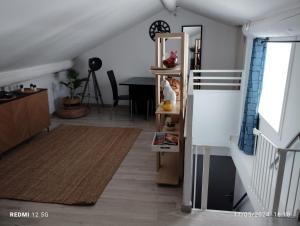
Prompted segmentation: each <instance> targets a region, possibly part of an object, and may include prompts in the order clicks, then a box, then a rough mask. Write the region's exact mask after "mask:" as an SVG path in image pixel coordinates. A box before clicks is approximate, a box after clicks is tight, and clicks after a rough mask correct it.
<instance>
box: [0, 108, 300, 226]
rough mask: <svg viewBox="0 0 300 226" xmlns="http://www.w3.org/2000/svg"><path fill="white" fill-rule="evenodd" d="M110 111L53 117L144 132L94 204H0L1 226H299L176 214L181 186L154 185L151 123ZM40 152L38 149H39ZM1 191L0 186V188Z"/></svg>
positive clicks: (226, 215) (224, 215)
mask: <svg viewBox="0 0 300 226" xmlns="http://www.w3.org/2000/svg"><path fill="white" fill-rule="evenodd" d="M109 116H110V114H109V111H108V110H102V111H101V113H99V114H98V113H97V112H96V111H93V112H92V113H91V114H90V115H89V116H88V117H86V118H82V119H77V120H62V119H57V118H55V117H54V118H53V119H52V127H56V126H57V125H59V124H61V123H64V124H77V125H78V124H80V125H94V126H118V127H138V128H142V129H143V132H142V133H141V134H140V136H139V137H138V139H137V141H136V143H135V144H134V146H133V147H132V149H131V151H130V152H129V154H128V155H127V157H126V158H125V160H124V161H123V163H122V164H121V166H120V168H119V169H118V171H117V173H116V174H115V175H114V177H113V179H112V180H111V181H110V183H109V184H108V186H107V187H106V189H105V191H104V192H103V194H102V195H101V197H100V199H99V200H98V202H97V203H96V205H94V206H88V207H78V206H77V207H76V206H67V205H58V204H45V203H33V202H25V201H13V200H4V199H3V200H0V225H1V226H36V225H39V226H46V225H47V226H79V225H81V226H96V225H109V226H112V225H114V226H115V225H116V226H127V225H136V226H146V225H149V226H150V225H151V226H167V225H170V226H196V225H197V226H200V225H203V226H208V225H209V226H220V225H230V226H236V225H242V226H247V225H257V226H263V225H285V226H288V225H297V224H296V222H295V221H288V222H287V221H285V222H282V220H276V219H275V220H274V219H266V218H251V219H249V218H245V217H233V215H232V214H230V213H215V212H197V211H195V212H193V213H192V214H184V213H182V212H181V211H180V206H181V188H179V187H161V186H157V185H156V184H155V181H154V178H155V154H154V153H153V152H151V151H150V143H151V139H152V136H153V131H154V120H149V121H146V120H144V119H143V118H135V120H134V121H131V120H129V116H128V115H127V112H124V111H120V112H119V113H118V114H117V115H116V116H115V117H114V118H113V120H110V117H109ZM41 152H42V150H41ZM0 189H1V185H0ZM14 211H25V212H30V213H31V212H38V213H39V215H41V214H42V212H48V217H46V218H41V217H39V218H33V217H30V218H21V219H18V218H11V217H9V213H10V212H14Z"/></svg>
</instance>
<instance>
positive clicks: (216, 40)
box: [75, 9, 238, 104]
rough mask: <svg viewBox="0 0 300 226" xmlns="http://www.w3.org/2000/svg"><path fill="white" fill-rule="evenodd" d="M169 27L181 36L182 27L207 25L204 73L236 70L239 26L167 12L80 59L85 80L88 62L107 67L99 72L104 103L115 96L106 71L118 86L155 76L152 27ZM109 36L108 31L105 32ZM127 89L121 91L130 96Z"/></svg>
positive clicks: (107, 42) (180, 12)
mask: <svg viewBox="0 0 300 226" xmlns="http://www.w3.org/2000/svg"><path fill="white" fill-rule="evenodd" d="M158 19H162V20H165V21H166V22H168V23H169V25H170V27H171V31H172V32H180V31H181V26H182V25H200V24H202V25H203V46H202V47H203V49H202V64H203V69H234V68H235V65H236V64H235V60H236V46H237V32H238V28H237V27H235V26H229V25H225V24H222V23H219V22H216V21H214V20H211V19H208V18H206V17H202V16H199V15H196V14H193V13H190V12H188V11H185V10H183V9H179V10H178V12H177V16H176V17H174V16H173V15H171V14H170V13H169V12H167V11H165V10H163V11H161V12H160V13H158V14H156V15H155V16H152V17H151V18H149V19H147V20H145V21H141V23H140V24H137V25H135V26H134V27H132V28H131V29H129V30H127V31H126V32H124V33H122V34H120V35H119V36H117V37H114V38H112V39H110V40H109V41H106V42H104V43H103V44H101V45H100V46H98V47H96V48H94V49H92V50H90V51H88V52H86V53H84V54H82V55H80V56H79V57H78V58H77V59H76V60H75V67H76V68H77V69H78V70H79V71H80V72H81V75H82V76H86V75H87V70H88V66H87V62H88V58H90V57H94V56H97V57H100V58H101V59H102V61H103V67H102V69H101V70H100V71H97V76H98V80H99V83H100V88H101V91H102V95H103V99H104V102H105V103H106V104H110V103H111V99H112V92H111V87H110V84H109V80H108V78H107V74H106V71H107V70H110V69H113V70H114V71H115V74H116V79H117V81H118V82H122V81H124V80H126V79H128V78H130V77H133V76H152V75H151V73H150V71H149V68H150V66H151V65H153V64H154V42H153V41H152V40H151V39H150V37H149V33H148V30H149V26H150V25H151V23H152V22H154V21H155V20H158ZM103 32H105V31H103ZM127 92H128V90H127V87H120V93H121V94H126V93H127Z"/></svg>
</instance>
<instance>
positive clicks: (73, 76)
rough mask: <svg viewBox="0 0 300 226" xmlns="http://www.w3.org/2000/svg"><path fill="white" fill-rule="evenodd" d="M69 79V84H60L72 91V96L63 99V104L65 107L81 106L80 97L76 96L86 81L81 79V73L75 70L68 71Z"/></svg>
mask: <svg viewBox="0 0 300 226" xmlns="http://www.w3.org/2000/svg"><path fill="white" fill-rule="evenodd" d="M67 78H68V81H67V82H60V84H62V85H64V86H66V87H67V88H69V91H70V96H68V97H65V98H64V99H63V104H64V105H65V106H70V105H78V104H80V97H79V96H77V95H76V90H77V89H78V88H79V87H81V84H82V82H83V81H84V79H80V78H79V73H78V72H77V71H76V70H74V69H69V70H68V74H67Z"/></svg>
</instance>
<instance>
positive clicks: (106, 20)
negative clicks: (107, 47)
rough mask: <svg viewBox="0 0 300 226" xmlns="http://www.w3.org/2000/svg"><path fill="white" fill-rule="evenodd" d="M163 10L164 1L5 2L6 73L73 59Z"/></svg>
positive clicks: (0, 48) (0, 50) (1, 54)
mask: <svg viewBox="0 0 300 226" xmlns="http://www.w3.org/2000/svg"><path fill="white" fill-rule="evenodd" d="M161 9H162V5H161V3H160V0H111V1H107V0H51V1H49V0H26V1H20V0H0V71H3V70H10V69H17V68H23V67H28V66H34V65H41V64H47V63H52V62H59V61H62V60H67V59H72V58H74V57H76V56H78V55H79V54H80V53H82V52H84V51H86V50H88V49H89V48H91V47H93V46H96V45H98V44H99V43H101V42H103V41H105V40H106V39H108V38H110V37H112V36H114V35H116V34H118V33H120V32H122V31H124V30H125V29H127V28H128V27H130V26H131V25H134V24H136V23H138V22H140V21H142V20H144V19H146V18H148V17H150V16H151V15H153V14H155V13H157V12H158V11H160V10H161Z"/></svg>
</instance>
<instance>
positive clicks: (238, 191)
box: [233, 172, 254, 212]
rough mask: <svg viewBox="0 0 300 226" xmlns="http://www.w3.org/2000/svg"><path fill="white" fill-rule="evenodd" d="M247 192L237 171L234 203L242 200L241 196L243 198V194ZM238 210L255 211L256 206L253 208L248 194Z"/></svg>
mask: <svg viewBox="0 0 300 226" xmlns="http://www.w3.org/2000/svg"><path fill="white" fill-rule="evenodd" d="M245 193H246V190H245V188H244V186H243V183H242V181H241V178H240V176H239V174H238V172H236V175H235V185H234V199H233V204H234V205H235V204H237V202H238V201H239V200H240V198H242V196H243V195H244V194H245ZM237 211H239V212H254V208H253V206H252V204H251V202H250V200H249V197H248V196H247V197H246V198H245V199H244V200H243V201H242V202H241V203H240V205H239V207H238V209H237Z"/></svg>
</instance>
